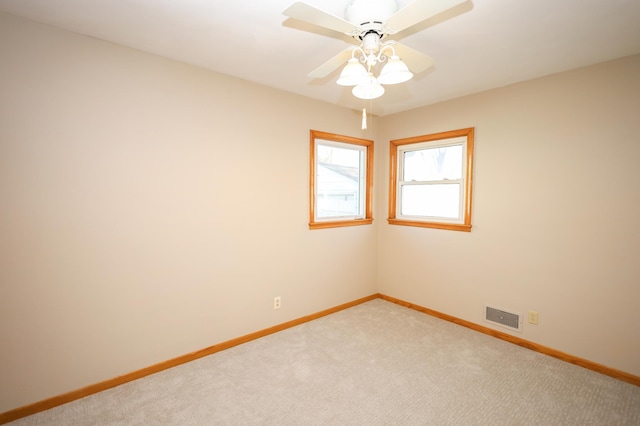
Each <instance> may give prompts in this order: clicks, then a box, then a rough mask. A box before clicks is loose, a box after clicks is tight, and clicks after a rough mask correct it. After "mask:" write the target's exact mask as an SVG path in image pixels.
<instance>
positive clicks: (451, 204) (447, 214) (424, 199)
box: [400, 184, 460, 219]
mask: <svg viewBox="0 0 640 426" xmlns="http://www.w3.org/2000/svg"><path fill="white" fill-rule="evenodd" d="M401 190H402V198H401V200H402V205H401V206H400V209H401V212H402V213H401V214H403V215H406V216H428V217H442V218H450V219H457V218H458V217H459V216H460V185H459V184H441V185H440V184H435V185H403V186H402V189H401Z"/></svg>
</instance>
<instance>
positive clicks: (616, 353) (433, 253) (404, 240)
mask: <svg viewBox="0 0 640 426" xmlns="http://www.w3.org/2000/svg"><path fill="white" fill-rule="evenodd" d="M470 72H472V70H471V69H470ZM382 127H383V132H382V133H381V135H380V136H381V137H380V138H379V140H380V143H378V146H377V149H378V160H379V163H378V169H377V170H376V171H377V173H378V192H377V194H378V203H377V207H378V210H377V212H376V213H377V217H378V218H379V220H378V233H379V240H378V265H379V266H378V268H379V269H378V272H379V274H378V286H379V291H380V292H381V293H386V294H388V295H390V296H394V297H397V298H400V299H404V300H408V301H410V302H413V303H416V304H419V305H422V306H425V307H429V308H432V309H435V310H437V311H441V312H444V313H447V314H450V315H453V316H456V317H459V318H463V319H465V320H468V321H471V322H474V323H478V324H482V325H488V324H487V323H484V322H483V320H482V308H483V304H485V303H489V304H494V305H497V306H500V307H503V308H506V309H513V310H516V311H520V312H524V313H526V312H527V311H528V310H536V311H538V312H539V325H537V326H533V325H529V324H524V330H523V332H522V333H521V334H517V333H514V334H516V335H518V336H520V337H522V338H524V339H527V340H530V341H533V342H538V343H540V344H543V345H546V346H549V347H551V348H555V349H558V350H561V351H564V352H567V353H569V354H572V355H575V356H579V357H583V358H586V359H589V360H591V361H594V362H597V363H601V364H604V365H607V366H609V367H613V368H617V369H620V370H623V371H626V372H628V373H632V374H635V375H640V329H639V328H638V326H639V324H640V309H638V304H639V302H640V231H639V229H640V228H639V227H638V223H637V222H638V216H639V215H640V167H638V159H639V158H640V137H639V135H640V56H634V57H629V58H625V59H621V60H617V61H613V62H608V63H604V64H600V65H596V66H592V67H588V68H583V69H579V70H575V71H571V72H566V73H562V74H557V75H553V76H549V77H546V78H542V79H538V80H533V81H529V82H525V83H522V84H517V85H514V86H510V87H505V88H501V89H498V90H492V91H488V92H484V93H480V94H477V95H474V96H469V97H465V98H461V99H457V100H454V101H450V102H445V103H441V104H439V105H434V106H430V107H426V108H422V109H417V110H413V111H410V112H407V113H403V114H397V115H393V116H388V117H384V118H383V119H382ZM464 127H475V129H476V132H475V135H476V139H475V141H476V151H475V154H476V156H475V160H476V168H475V178H474V204H473V208H474V211H473V229H472V232H471V233H464V232H453V231H442V230H435V229H422V228H411V227H403V226H391V225H388V224H386V223H385V222H384V220H383V219H384V218H385V217H386V215H387V197H388V191H387V186H388V184H387V179H388V177H387V176H388V168H389V166H388V164H387V163H388V149H389V148H388V146H389V144H388V140H389V139H398V138H404V137H409V136H417V135H422V134H429V133H435V132H441V131H446V130H453V129H459V128H464Z"/></svg>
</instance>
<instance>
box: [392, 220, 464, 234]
mask: <svg viewBox="0 0 640 426" xmlns="http://www.w3.org/2000/svg"><path fill="white" fill-rule="evenodd" d="M387 222H389V225H403V226H417V227H419V228H435V229H447V230H449V231H462V232H471V225H465V224H464V223H442V222H421V221H417V220H402V219H387Z"/></svg>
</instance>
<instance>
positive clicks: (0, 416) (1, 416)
mask: <svg viewBox="0 0 640 426" xmlns="http://www.w3.org/2000/svg"><path fill="white" fill-rule="evenodd" d="M378 297H380V295H379V294H373V295H371V296H367V297H363V298H362V299H358V300H354V301H352V302H349V303H345V304H342V305H339V306H335V307H333V308H329V309H325V310H324V311H320V312H316V313H315V314H311V315H307V316H304V317H301V318H297V319H294V320H292V321H288V322H285V323H283V324H279V325H276V326H273V327H269V328H265V329H264V330H260V331H256V332H254V333H250V334H247V335H245V336H241V337H238V338H235V339H231V340H229V341H226V342H222V343H219V344H217V345H213V346H210V347H208V348H205V349H201V350H199V351H196V352H192V353H190V354H186V355H182V356H179V357H177V358H173V359H170V360H168V361H164V362H161V363H159V364H155V365H152V366H150V367H146V368H143V369H141V370H138V371H134V372H132V373H128V374H125V375H123V376H119V377H115V378H113V379H110V380H106V381H104V382H100V383H96V384H93V385H89V386H87V387H84V388H82V389H77V390H74V391H71V392H67V393H65V394H62V395H58V396H54V397H52V398H48V399H45V400H42V401H39V402H36V403H33V404H29V405H25V406H24V407H20V408H16V409H14V410H10V411H7V412H5V413H0V425H1V424H5V423H8V422H12V421H14V420H18V419H21V418H23V417H27V416H30V415H32V414H36V413H39V412H41V411H45V410H48V409H50V408H54V407H57V406H59V405H63V404H66V403H68V402H71V401H75V400H77V399H80V398H84V397H85V396H89V395H93V394H95V393H98V392H102V391H104V390H107V389H111V388H113V387H116V386H119V385H122V384H124V383H127V382H131V381H133V380H136V379H140V378H142V377H145V376H149V375H151V374H154V373H158V372H160V371H162V370H166V369H168V368H172V367H176V366H178V365H181V364H185V363H187V362H190V361H194V360H196V359H198V358H202V357H205V356H208V355H212V354H215V353H216V352H220V351H223V350H225V349H229V348H232V347H234V346H238V345H241V344H243V343H247V342H250V341H252V340H256V339H259V338H261V337H264V336H268V335H269V334H273V333H277V332H279V331H282V330H286V329H287V328H291V327H295V326H297V325H300V324H304V323H305V322H309V321H313V320H315V319H318V318H322V317H324V316H327V315H330V314H333V313H336V312H339V311H342V310H344V309H347V308H351V307H353V306H356V305H359V304H361V303H364V302H368V301H370V300H373V299H377V298H378Z"/></svg>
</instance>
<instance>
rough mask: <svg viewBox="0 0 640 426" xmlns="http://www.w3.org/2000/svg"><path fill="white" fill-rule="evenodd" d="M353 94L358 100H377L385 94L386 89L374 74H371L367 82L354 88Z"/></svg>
mask: <svg viewBox="0 0 640 426" xmlns="http://www.w3.org/2000/svg"><path fill="white" fill-rule="evenodd" d="M351 92H352V93H353V96H355V97H356V98H358V99H367V100H368V99H376V98H379V97H380V96H382V95H383V94H384V87H382V86H381V85H380V83H379V82H378V80H377V79H376V78H375V77H374V76H373V74H372V73H369V75H368V76H367V78H366V79H365V81H363V82H362V83H360V84H358V85H357V86H356V87H354V88H353V90H352V91H351Z"/></svg>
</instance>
